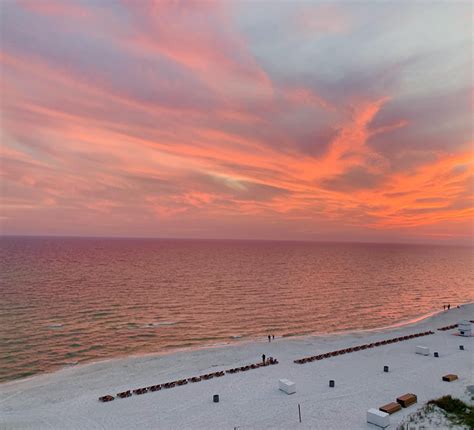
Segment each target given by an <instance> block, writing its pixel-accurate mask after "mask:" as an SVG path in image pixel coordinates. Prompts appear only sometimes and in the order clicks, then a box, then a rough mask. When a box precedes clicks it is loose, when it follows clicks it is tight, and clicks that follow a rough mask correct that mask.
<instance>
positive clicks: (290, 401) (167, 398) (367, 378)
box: [0, 304, 474, 429]
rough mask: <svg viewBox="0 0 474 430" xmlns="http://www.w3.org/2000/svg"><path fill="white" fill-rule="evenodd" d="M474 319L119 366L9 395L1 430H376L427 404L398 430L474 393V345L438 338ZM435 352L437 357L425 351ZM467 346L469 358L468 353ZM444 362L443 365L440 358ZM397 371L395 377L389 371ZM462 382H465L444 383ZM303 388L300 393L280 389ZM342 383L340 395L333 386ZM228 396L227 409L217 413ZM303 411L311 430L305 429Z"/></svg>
mask: <svg viewBox="0 0 474 430" xmlns="http://www.w3.org/2000/svg"><path fill="white" fill-rule="evenodd" d="M463 319H468V320H472V319H474V304H468V305H463V306H462V307H461V308H460V309H457V308H454V309H451V310H449V311H446V312H441V313H439V314H437V315H434V316H432V317H429V318H427V319H424V320H422V321H418V322H417V323H414V324H410V325H406V326H403V327H397V328H392V329H384V330H378V331H370V332H358V333H345V334H340V335H331V336H309V337H301V338H283V339H279V338H276V339H275V340H274V341H273V342H271V343H268V341H266V340H265V339H262V341H261V342H248V343H241V344H235V345H232V346H226V347H219V348H208V349H201V350H195V351H190V352H189V351H188V352H178V353H173V354H170V355H160V356H143V357H131V358H126V359H114V360H109V361H103V362H98V363H92V364H88V365H83V366H76V367H71V368H67V369H63V370H61V371H58V372H56V373H53V374H46V375H40V376H36V377H32V378H28V379H25V380H19V381H13V382H8V383H4V384H2V385H0V428H1V429H43V428H45V429H46V428H54V429H132V428H141V429H151V428H154V429H234V428H238V429H296V428H300V429H376V428H377V427H375V426H373V425H371V424H367V422H366V412H367V410H368V409H369V408H377V409H378V408H379V407H380V406H382V405H384V404H387V403H389V402H393V401H395V399H396V398H397V397H398V396H400V395H402V394H405V393H415V394H416V395H417V396H418V403H417V404H416V405H412V406H410V407H408V408H406V409H402V410H401V411H399V412H396V413H395V414H393V415H391V416H390V420H391V426H390V428H396V427H397V424H398V423H400V422H401V421H402V420H403V418H404V417H406V416H407V415H408V414H410V413H412V412H413V411H415V410H416V409H417V408H418V407H421V406H422V405H423V404H424V403H426V402H427V401H428V400H430V399H433V398H437V397H440V396H442V395H445V394H451V395H453V396H457V397H463V398H465V397H466V394H465V390H466V386H467V385H470V384H473V383H474V382H473V375H474V372H473V369H474V358H473V357H474V354H473V351H474V337H470V338H465V337H460V336H457V335H456V333H457V330H455V329H454V330H448V331H438V330H437V329H438V328H440V327H443V326H447V325H450V324H455V323H457V322H459V321H460V320H463ZM427 330H432V331H433V332H434V334H433V335H428V336H423V337H419V338H414V339H410V340H405V341H400V342H397V343H392V344H388V345H383V346H379V347H375V348H370V349H365V350H362V351H357V352H352V353H348V354H344V355H340V356H336V357H331V358H327V359H324V360H320V361H313V362H311V363H306V364H295V363H294V360H295V359H299V358H303V357H307V356H313V355H317V354H321V353H326V352H330V351H334V350H339V349H342V348H349V347H352V346H355V345H362V344H367V343H373V342H377V341H380V340H383V339H389V338H393V337H399V336H404V335H407V334H412V333H417V332H423V331H427ZM417 345H423V346H427V347H429V348H430V355H429V356H422V355H418V354H415V347H416V346H417ZM459 345H464V348H465V350H460V348H459ZM435 351H436V352H438V353H439V358H436V357H434V355H433V352H435ZM262 354H266V356H267V357H270V356H272V357H275V358H277V359H278V360H279V364H277V365H273V366H267V367H262V368H257V369H252V370H249V371H246V372H239V373H236V374H226V375H225V376H224V377H220V378H213V379H211V380H206V381H201V382H198V383H188V384H187V385H184V386H178V387H174V388H171V389H163V390H161V391H157V392H148V393H145V394H143V395H132V396H131V397H129V398H125V399H119V398H116V399H115V400H113V401H111V402H108V403H102V402H99V401H98V397H99V396H103V395H106V394H111V395H113V396H116V394H117V393H118V392H121V391H125V390H128V389H135V388H140V387H148V386H150V385H154V384H161V383H165V382H169V381H174V380H178V379H184V378H189V377H193V376H199V375H202V374H206V373H210V372H215V371H218V370H226V369H230V368H234V367H239V366H244V365H246V364H250V363H257V362H259V361H260V360H261V355H262ZM384 365H387V366H389V369H390V371H389V372H388V373H385V372H384V371H383V366H384ZM448 373H454V374H457V375H458V376H459V379H458V380H457V381H454V382H443V381H442V379H441V377H442V376H443V375H445V374H448ZM280 378H287V379H290V380H292V381H294V382H295V383H296V393H295V394H292V395H287V394H285V393H284V392H283V391H280V390H279V389H278V380H279V379H280ZM330 379H333V380H335V387H334V388H331V387H329V385H328V381H329V380H330ZM214 394H219V396H220V402H219V403H213V399H212V397H213V395H214ZM298 404H300V405H301V413H302V423H299V418H298Z"/></svg>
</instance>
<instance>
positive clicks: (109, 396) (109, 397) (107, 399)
mask: <svg viewBox="0 0 474 430" xmlns="http://www.w3.org/2000/svg"><path fill="white" fill-rule="evenodd" d="M99 400H100V401H101V402H104V403H105V402H111V401H112V400H114V396H111V395H109V394H107V395H106V396H102V397H99Z"/></svg>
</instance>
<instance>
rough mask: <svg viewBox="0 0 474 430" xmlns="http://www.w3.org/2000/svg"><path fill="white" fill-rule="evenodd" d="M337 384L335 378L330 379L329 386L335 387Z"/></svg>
mask: <svg viewBox="0 0 474 430" xmlns="http://www.w3.org/2000/svg"><path fill="white" fill-rule="evenodd" d="M335 385H336V383H335V382H334V380H333V379H330V380H329V386H330V387H334V386H335Z"/></svg>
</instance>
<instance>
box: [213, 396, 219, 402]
mask: <svg viewBox="0 0 474 430" xmlns="http://www.w3.org/2000/svg"><path fill="white" fill-rule="evenodd" d="M212 401H213V402H214V403H219V394H214V395H213V396H212Z"/></svg>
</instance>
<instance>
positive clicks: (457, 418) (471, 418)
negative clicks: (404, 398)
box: [428, 396, 474, 429]
mask: <svg viewBox="0 0 474 430" xmlns="http://www.w3.org/2000/svg"><path fill="white" fill-rule="evenodd" d="M428 405H436V406H438V408H440V409H442V410H443V411H444V412H446V415H447V417H448V418H449V419H450V420H451V421H453V422H454V423H455V424H460V425H463V426H466V427H467V428H469V429H474V406H470V405H467V404H466V403H464V402H463V401H462V400H460V399H456V398H453V397H451V396H443V397H440V398H439V399H435V400H430V401H429V402H428Z"/></svg>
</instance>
